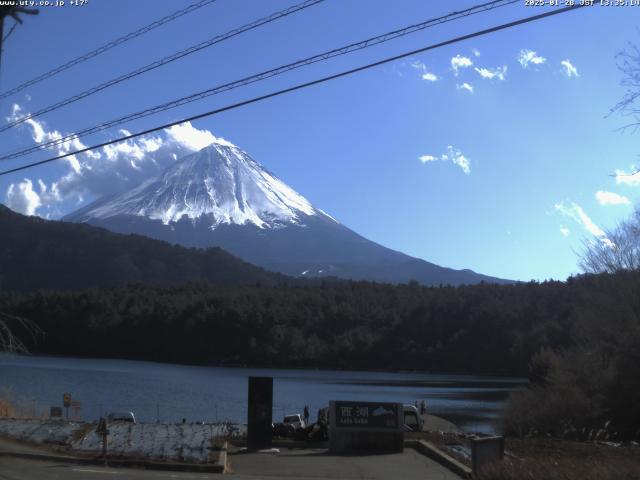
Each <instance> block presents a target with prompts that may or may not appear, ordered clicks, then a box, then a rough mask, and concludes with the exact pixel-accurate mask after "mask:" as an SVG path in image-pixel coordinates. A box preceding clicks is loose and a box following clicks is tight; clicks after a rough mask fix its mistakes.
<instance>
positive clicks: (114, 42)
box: [0, 0, 217, 100]
mask: <svg viewBox="0 0 640 480" xmlns="http://www.w3.org/2000/svg"><path fill="white" fill-rule="evenodd" d="M215 1H217V0H200V1H198V2H196V3H193V4H191V5H189V6H188V7H186V8H183V9H182V10H178V11H177V12H174V13H172V14H171V15H167V16H166V17H162V18H161V19H159V20H156V21H155V22H153V23H150V24H149V25H146V26H144V27H142V28H139V29H138V30H136V31H134V32H131V33H128V34H126V35H123V36H121V37H119V38H116V39H115V40H112V41H111V42H109V43H106V44H105V45H102V46H101V47H98V48H96V49H95V50H92V51H90V52H88V53H85V54H84V55H81V56H79V57H77V58H74V59H73V60H70V61H68V62H67V63H64V64H62V65H60V66H58V67H56V68H54V69H52V70H49V71H48V72H45V73H43V74H41V75H38V76H37V77H35V78H33V79H31V80H28V81H26V82H24V83H21V84H20V85H18V86H16V87H15V88H12V89H11V90H7V91H6V92H3V93H0V100H2V99H4V98H7V97H9V96H11V95H13V94H16V93H18V92H20V91H22V90H24V89H25V88H27V87H30V86H32V85H35V84H36V83H39V82H42V81H43V80H46V79H47V78H51V77H53V76H55V75H57V74H59V73H60V72H63V71H65V70H68V69H69V68H71V67H73V66H75V65H78V64H79V63H82V62H86V61H87V60H89V59H90V58H93V57H96V56H98V55H100V54H102V53H104V52H106V51H108V50H111V49H112V48H114V47H117V46H118V45H121V44H123V43H125V42H128V41H129V40H133V39H134V38H137V37H139V36H140V35H143V34H145V33H147V32H149V31H151V30H153V29H155V28H158V27H160V26H162V25H164V24H166V23H169V22H171V21H173V20H175V19H177V18H180V17H182V16H183V15H186V14H188V13H191V12H193V11H195V10H198V9H199V8H202V7H204V6H206V5H209V4H210V3H213V2H215Z"/></svg>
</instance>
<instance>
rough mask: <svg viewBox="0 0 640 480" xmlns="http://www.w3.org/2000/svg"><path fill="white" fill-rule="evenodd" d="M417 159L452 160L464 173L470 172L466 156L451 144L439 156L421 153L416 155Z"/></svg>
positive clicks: (424, 160)
mask: <svg viewBox="0 0 640 480" xmlns="http://www.w3.org/2000/svg"><path fill="white" fill-rule="evenodd" d="M418 159H419V160H420V161H421V162H422V163H428V162H437V161H440V162H452V163H453V164H454V165H457V166H458V167H460V168H461V169H462V171H463V172H464V173H465V174H467V175H469V174H470V173H471V162H470V160H469V159H468V158H467V157H465V156H464V155H463V154H462V152H461V151H460V150H459V149H457V148H454V147H453V146H451V145H449V146H448V147H447V153H443V154H442V155H440V156H434V155H422V156H420V157H418Z"/></svg>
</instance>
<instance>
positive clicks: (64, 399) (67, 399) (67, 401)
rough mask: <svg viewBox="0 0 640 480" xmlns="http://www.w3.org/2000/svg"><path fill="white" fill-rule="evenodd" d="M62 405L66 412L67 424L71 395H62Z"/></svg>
mask: <svg viewBox="0 0 640 480" xmlns="http://www.w3.org/2000/svg"><path fill="white" fill-rule="evenodd" d="M62 405H63V406H64V409H65V411H66V417H67V422H68V421H69V407H70V406H71V394H70V393H63V394H62Z"/></svg>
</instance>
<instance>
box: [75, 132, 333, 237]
mask: <svg viewBox="0 0 640 480" xmlns="http://www.w3.org/2000/svg"><path fill="white" fill-rule="evenodd" d="M117 215H134V216H139V217H147V218H149V219H151V220H160V221H161V222H162V223H163V224H164V225H168V224H170V223H173V222H178V221H180V220H181V219H183V218H188V219H190V220H198V219H200V218H202V217H207V218H208V219H209V221H210V228H211V229H215V228H216V227H218V226H219V225H222V224H226V225H232V224H233V225H254V226H256V227H259V228H279V227H283V226H286V225H289V224H293V225H301V222H302V219H303V218H304V217H306V216H313V215H325V214H324V213H323V212H321V211H320V210H318V209H315V208H314V207H313V206H312V205H311V203H309V201H308V200H307V199H306V198H304V197H303V196H302V195H300V194H299V193H297V192H295V191H294V190H293V189H291V188H290V187H289V186H288V185H286V184H285V183H284V182H282V181H281V180H279V179H278V178H276V177H275V176H274V175H272V174H271V173H269V172H268V171H267V170H265V169H264V168H263V167H262V166H261V165H260V164H259V163H258V162H256V161H255V160H254V159H253V158H251V157H250V156H249V155H248V154H247V153H246V152H244V151H243V150H241V149H239V148H238V147H236V146H235V145H233V144H231V143H228V142H225V141H217V142H215V143H213V144H211V145H209V146H208V147H206V148H203V149H202V150H200V151H199V152H196V153H193V154H191V155H188V156H186V157H184V158H182V159H181V160H180V161H177V162H176V163H175V164H174V165H172V166H171V167H169V168H168V169H167V170H165V171H164V172H163V173H162V174H161V175H160V176H159V177H156V178H152V179H150V180H148V181H146V182H144V183H143V184H141V185H139V186H138V187H136V188H134V189H133V190H130V191H129V192H127V193H125V194H123V195H120V196H118V197H115V198H110V199H108V200H107V201H99V202H97V203H95V204H93V205H90V206H89V207H88V208H85V209H83V210H81V211H78V212H76V213H75V214H73V215H72V216H71V217H70V218H73V219H75V220H80V221H89V220H91V219H106V218H110V217H114V216H117Z"/></svg>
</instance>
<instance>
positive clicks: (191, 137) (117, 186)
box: [6, 105, 233, 216]
mask: <svg viewBox="0 0 640 480" xmlns="http://www.w3.org/2000/svg"><path fill="white" fill-rule="evenodd" d="M21 114H22V109H21V108H20V106H18V105H14V108H13V112H12V115H11V116H12V117H13V118H17V117H18V116H20V115H21ZM24 128H25V129H27V130H28V131H29V134H30V135H31V138H32V139H33V140H34V141H35V142H37V143H42V142H48V141H51V140H56V139H60V138H62V137H63V136H64V135H63V134H62V133H61V132H59V131H57V130H49V129H48V128H47V127H46V125H45V124H44V123H43V122H39V121H37V120H34V119H30V120H28V121H27V122H25V125H24ZM120 133H121V134H123V135H128V134H129V132H128V131H126V130H122V131H121V132H120ZM212 143H217V144H220V145H226V146H233V144H232V143H230V142H228V141H227V140H225V139H223V138H218V137H216V136H214V135H213V134H212V133H211V132H210V131H208V130H199V129H198V128H196V127H194V126H193V125H191V123H188V122H187V123H184V124H181V125H176V126H173V127H171V128H168V129H165V130H164V131H162V132H158V133H157V134H152V135H149V136H145V137H140V138H137V139H130V140H127V141H124V142H119V143H116V144H113V145H108V146H105V147H103V148H101V149H99V150H93V151H88V152H85V153H81V154H77V155H73V156H71V157H67V158H66V160H67V165H68V166H69V170H68V172H67V173H66V174H64V175H63V176H62V177H61V178H59V179H57V180H56V181H55V182H53V183H52V184H51V185H50V186H49V187H48V188H47V185H46V184H44V182H42V183H40V182H38V183H39V185H40V193H38V192H37V191H35V190H34V189H33V184H32V182H31V180H25V181H24V182H21V183H18V184H15V185H10V186H9V190H7V192H6V202H7V205H8V206H10V207H11V208H14V209H15V210H16V211H20V212H23V213H27V212H28V214H30V215H33V214H37V215H42V216H46V215H47V214H48V212H51V209H52V208H53V207H55V206H56V205H58V204H60V203H61V202H64V201H65V200H71V201H74V202H76V203H77V202H81V201H84V199H93V198H98V197H101V196H104V195H112V194H117V193H121V192H123V191H126V190H129V189H130V188H132V187H134V186H136V185H138V184H140V183H142V182H143V181H144V180H146V179H148V178H150V177H153V176H155V175H158V174H159V173H160V172H162V171H163V170H164V169H166V168H167V167H168V166H169V165H171V164H172V163H173V162H175V161H176V159H178V158H181V157H183V156H185V155H187V154H189V153H192V152H195V151H197V150H200V149H202V148H204V147H206V146H207V145H210V144H212ZM83 148H86V147H85V145H84V144H83V143H82V142H81V141H80V139H78V138H77V137H75V138H71V139H70V140H68V141H66V142H65V143H63V144H60V145H56V146H53V147H50V149H51V150H53V151H54V152H55V153H56V154H58V155H60V154H66V153H68V152H70V151H73V150H78V149H83Z"/></svg>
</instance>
